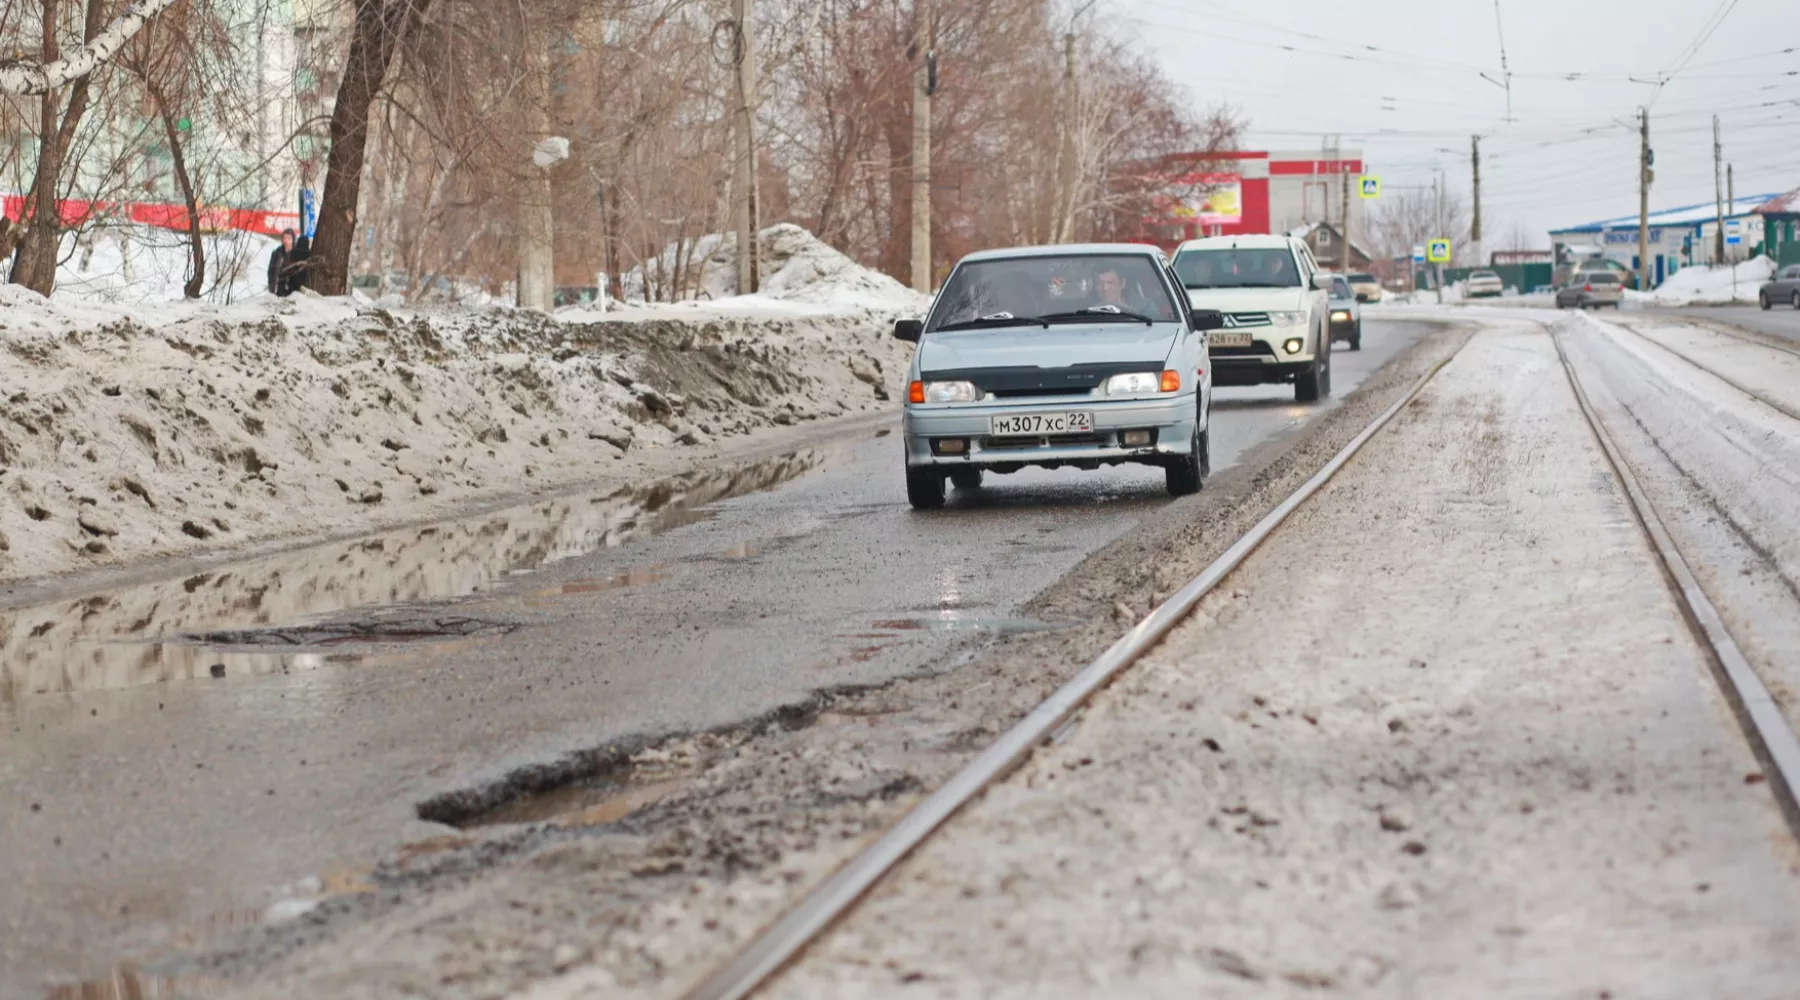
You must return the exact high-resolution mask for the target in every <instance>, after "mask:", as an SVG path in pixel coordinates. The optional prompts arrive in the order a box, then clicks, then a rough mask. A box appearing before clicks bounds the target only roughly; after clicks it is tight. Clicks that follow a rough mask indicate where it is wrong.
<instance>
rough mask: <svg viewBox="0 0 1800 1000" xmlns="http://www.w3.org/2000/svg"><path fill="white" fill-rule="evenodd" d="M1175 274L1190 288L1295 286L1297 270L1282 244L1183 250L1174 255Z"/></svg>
mask: <svg viewBox="0 0 1800 1000" xmlns="http://www.w3.org/2000/svg"><path fill="white" fill-rule="evenodd" d="M1173 266H1174V268H1175V276H1176V277H1178V278H1180V279H1181V283H1182V284H1184V285H1186V286H1187V287H1189V288H1294V287H1297V286H1298V285H1299V284H1300V269H1299V267H1298V266H1296V265H1295V264H1294V255H1293V254H1292V253H1290V252H1289V251H1288V250H1287V248H1285V247H1256V248H1250V247H1245V248H1238V247H1230V248H1220V249H1217V250H1185V251H1183V252H1181V253H1178V254H1176V255H1175V262H1174V265H1173Z"/></svg>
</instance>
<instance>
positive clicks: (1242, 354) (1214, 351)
mask: <svg viewBox="0 0 1800 1000" xmlns="http://www.w3.org/2000/svg"><path fill="white" fill-rule="evenodd" d="M1206 353H1207V354H1208V355H1210V356H1212V357H1215V358H1254V357H1265V358H1272V357H1274V356H1275V348H1273V347H1270V346H1269V345H1268V344H1265V343H1263V342H1262V341H1260V340H1253V341H1251V342H1250V343H1249V344H1247V345H1245V346H1243V347H1208V348H1207V350H1206Z"/></svg>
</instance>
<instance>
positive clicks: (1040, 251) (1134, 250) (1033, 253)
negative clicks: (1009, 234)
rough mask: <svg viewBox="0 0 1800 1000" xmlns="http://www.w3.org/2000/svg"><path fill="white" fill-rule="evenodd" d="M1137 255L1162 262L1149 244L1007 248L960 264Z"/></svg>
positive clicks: (979, 252)
mask: <svg viewBox="0 0 1800 1000" xmlns="http://www.w3.org/2000/svg"><path fill="white" fill-rule="evenodd" d="M1121 254H1136V255H1140V256H1144V257H1154V258H1156V259H1157V260H1159V261H1160V260H1162V256H1163V254H1162V251H1161V250H1159V249H1157V248H1156V247H1153V246H1151V245H1149V244H1148V243H1058V244H1052V245H1049V246H1035V247H1005V248H997V249H993V250H977V251H975V252H974V253H972V254H967V255H965V256H964V257H963V259H962V260H961V261H959V262H958V263H960V264H969V263H974V262H976V261H983V260H1005V259H1008V258H1014V257H1078V256H1095V257H1099V256H1110V257H1116V256H1119V255H1121Z"/></svg>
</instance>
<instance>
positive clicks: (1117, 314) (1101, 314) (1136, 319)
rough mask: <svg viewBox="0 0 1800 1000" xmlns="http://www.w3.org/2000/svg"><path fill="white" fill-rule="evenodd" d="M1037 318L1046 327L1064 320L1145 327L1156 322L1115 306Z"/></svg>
mask: <svg viewBox="0 0 1800 1000" xmlns="http://www.w3.org/2000/svg"><path fill="white" fill-rule="evenodd" d="M1038 318H1039V319H1042V320H1043V321H1044V322H1045V324H1046V325H1048V324H1049V323H1051V322H1053V321H1057V322H1060V321H1065V320H1124V321H1125V322H1127V323H1142V324H1144V325H1145V326H1151V325H1153V324H1154V323H1155V322H1156V320H1154V319H1152V318H1151V317H1149V316H1146V315H1144V314H1143V313H1134V312H1126V311H1125V310H1123V309H1120V308H1119V307H1117V306H1093V307H1091V308H1088V309H1077V310H1075V311H1074V312H1060V313H1048V314H1046V315H1044V316H1040V317H1038Z"/></svg>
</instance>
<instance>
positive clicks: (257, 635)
mask: <svg viewBox="0 0 1800 1000" xmlns="http://www.w3.org/2000/svg"><path fill="white" fill-rule="evenodd" d="M515 628H518V625H516V624H514V623H512V622H496V621H486V620H483V619H480V618H466V617H462V616H443V615H416V616H404V617H394V618H384V619H381V620H379V621H342V622H320V623H318V624H312V625H292V626H286V627H281V628H256V629H227V630H221V631H216V632H196V633H189V634H186V635H183V636H181V639H182V640H183V641H185V642H190V643H196V644H199V645H203V646H222V647H231V648H237V649H243V648H267V647H278V648H308V647H317V646H344V645H363V644H370V645H374V644H379V643H400V642H438V641H443V640H447V639H475V638H487V637H490V636H497V635H505V634H506V633H508V632H511V631H512V630H513V629H515Z"/></svg>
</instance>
